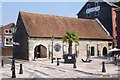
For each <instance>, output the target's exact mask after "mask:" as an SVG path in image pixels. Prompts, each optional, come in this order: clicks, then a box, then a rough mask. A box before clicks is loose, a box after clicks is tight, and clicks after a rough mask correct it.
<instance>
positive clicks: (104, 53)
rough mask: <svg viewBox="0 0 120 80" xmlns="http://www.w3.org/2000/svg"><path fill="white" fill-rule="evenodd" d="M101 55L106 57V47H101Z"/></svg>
mask: <svg viewBox="0 0 120 80" xmlns="http://www.w3.org/2000/svg"><path fill="white" fill-rule="evenodd" d="M102 55H103V56H105V57H106V56H107V48H106V47H103V50H102Z"/></svg>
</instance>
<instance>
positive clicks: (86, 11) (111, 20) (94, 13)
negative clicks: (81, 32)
mask: <svg viewBox="0 0 120 80" xmlns="http://www.w3.org/2000/svg"><path fill="white" fill-rule="evenodd" d="M119 1H120V0H117V1H115V2H109V0H108V1H107V0H92V2H91V0H88V2H87V3H86V4H85V5H84V6H83V8H82V9H81V10H80V11H79V13H78V14H77V15H78V18H85V19H88V18H89V19H94V18H98V19H99V21H100V22H101V23H102V24H103V26H104V27H105V28H106V30H107V31H108V32H109V33H110V35H111V36H112V37H113V42H114V43H113V45H114V47H117V44H116V41H117V40H116V31H115V29H116V23H115V18H116V15H115V12H114V9H115V8H118V7H119V6H120V2H119Z"/></svg>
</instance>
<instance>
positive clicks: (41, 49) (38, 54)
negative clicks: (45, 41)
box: [34, 44, 47, 58]
mask: <svg viewBox="0 0 120 80" xmlns="http://www.w3.org/2000/svg"><path fill="white" fill-rule="evenodd" d="M34 58H47V48H46V47H45V46H44V45H42V44H40V45H37V46H36V47H35V48H34Z"/></svg>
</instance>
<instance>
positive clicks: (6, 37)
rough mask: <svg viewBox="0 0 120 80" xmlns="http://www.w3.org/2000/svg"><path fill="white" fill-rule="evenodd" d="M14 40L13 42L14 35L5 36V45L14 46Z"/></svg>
mask: <svg viewBox="0 0 120 80" xmlns="http://www.w3.org/2000/svg"><path fill="white" fill-rule="evenodd" d="M6 39H8V42H7V41H6ZM10 39H12V41H11V42H10ZM12 42H13V37H12V36H5V38H4V45H5V46H13V44H12ZM7 43H9V44H7Z"/></svg>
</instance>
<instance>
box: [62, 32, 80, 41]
mask: <svg viewBox="0 0 120 80" xmlns="http://www.w3.org/2000/svg"><path fill="white" fill-rule="evenodd" d="M69 41H70V42H77V43H78V42H79V37H78V35H77V33H76V32H66V35H65V36H64V37H63V42H69Z"/></svg>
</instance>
